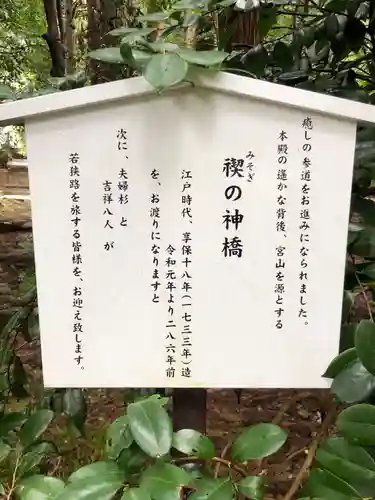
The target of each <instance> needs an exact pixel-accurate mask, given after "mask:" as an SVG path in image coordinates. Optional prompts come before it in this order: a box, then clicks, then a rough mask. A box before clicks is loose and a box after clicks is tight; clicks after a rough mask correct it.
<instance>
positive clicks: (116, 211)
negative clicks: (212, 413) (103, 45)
mask: <svg viewBox="0 0 375 500" xmlns="http://www.w3.org/2000/svg"><path fill="white" fill-rule="evenodd" d="M355 126H356V125H355V122H354V121H346V120H338V119H334V118H330V117H327V116H324V115H319V114H314V113H306V112H305V111H302V110H298V109H292V108H289V107H283V106H281V105H273V104H267V103H263V102H261V101H256V100H253V99H250V98H243V97H242V98H241V97H238V96H234V95H228V94H224V93H221V92H217V91H212V90H203V89H188V90H181V91H174V92H171V93H167V94H165V95H163V96H156V95H153V96H149V97H143V98H138V99H133V100H132V101H130V102H127V103H126V102H125V103H124V102H123V103H115V104H108V103H107V104H106V105H103V106H98V105H96V106H92V107H89V108H85V109H83V110H82V109H81V110H73V111H69V112H67V113H58V114H55V115H50V116H49V117H48V118H33V119H30V120H29V121H28V122H27V140H28V158H29V164H30V167H29V168H30V183H31V193H32V210H33V227H34V237H35V253H36V266H37V281H38V299H39V312H40V325H41V336H42V355H43V373H44V382H45V385H46V386H47V387H213V388H214V387H233V388H236V387H243V388H245V387H249V388H250V387H253V388H264V387H278V388H299V387H301V388H302V387H324V386H325V385H326V384H327V382H326V381H325V380H324V379H322V377H321V375H322V374H323V372H324V371H325V368H326V367H327V365H328V363H329V361H330V360H331V359H332V358H333V357H334V356H335V355H336V354H337V352H338V345H339V335H340V318H341V302H342V291H343V278H344V265H345V249H346V238H347V226H348V214H349V198H350V189H351V178H352V164H353V155H354V141H355ZM332 185H334V186H335V190H334V192H332V189H328V187H327V186H332Z"/></svg>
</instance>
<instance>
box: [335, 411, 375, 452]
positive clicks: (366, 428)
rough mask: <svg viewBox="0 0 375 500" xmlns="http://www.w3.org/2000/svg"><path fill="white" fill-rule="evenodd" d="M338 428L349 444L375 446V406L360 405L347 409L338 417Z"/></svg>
mask: <svg viewBox="0 0 375 500" xmlns="http://www.w3.org/2000/svg"><path fill="white" fill-rule="evenodd" d="M336 426H337V430H338V431H339V432H340V434H342V435H343V436H344V437H345V438H346V439H347V440H348V441H349V443H352V444H356V445H363V446H375V406H373V405H369V404H360V405H354V406H350V407H349V408H346V409H345V410H343V411H342V412H341V413H340V414H339V416H338V417H337V420H336Z"/></svg>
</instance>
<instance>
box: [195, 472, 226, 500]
mask: <svg viewBox="0 0 375 500" xmlns="http://www.w3.org/2000/svg"><path fill="white" fill-rule="evenodd" d="M195 486H196V491H195V492H194V493H193V494H192V495H191V496H190V497H189V498H190V500H232V498H233V485H232V481H231V480H230V478H229V477H223V478H217V479H211V478H209V479H206V478H204V479H200V480H199V481H197V482H196V485H195Z"/></svg>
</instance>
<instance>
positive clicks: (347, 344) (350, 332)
mask: <svg viewBox="0 0 375 500" xmlns="http://www.w3.org/2000/svg"><path fill="white" fill-rule="evenodd" d="M356 329H357V325H356V324H355V323H350V324H347V325H341V332H340V351H346V350H347V349H351V348H352V347H354V336H355V331H356Z"/></svg>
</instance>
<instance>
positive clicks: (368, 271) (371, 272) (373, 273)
mask: <svg viewBox="0 0 375 500" xmlns="http://www.w3.org/2000/svg"><path fill="white" fill-rule="evenodd" d="M362 273H363V274H365V275H366V276H368V277H369V278H370V279H371V280H373V281H375V264H369V265H368V266H366V267H364V268H363V269H362Z"/></svg>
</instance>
